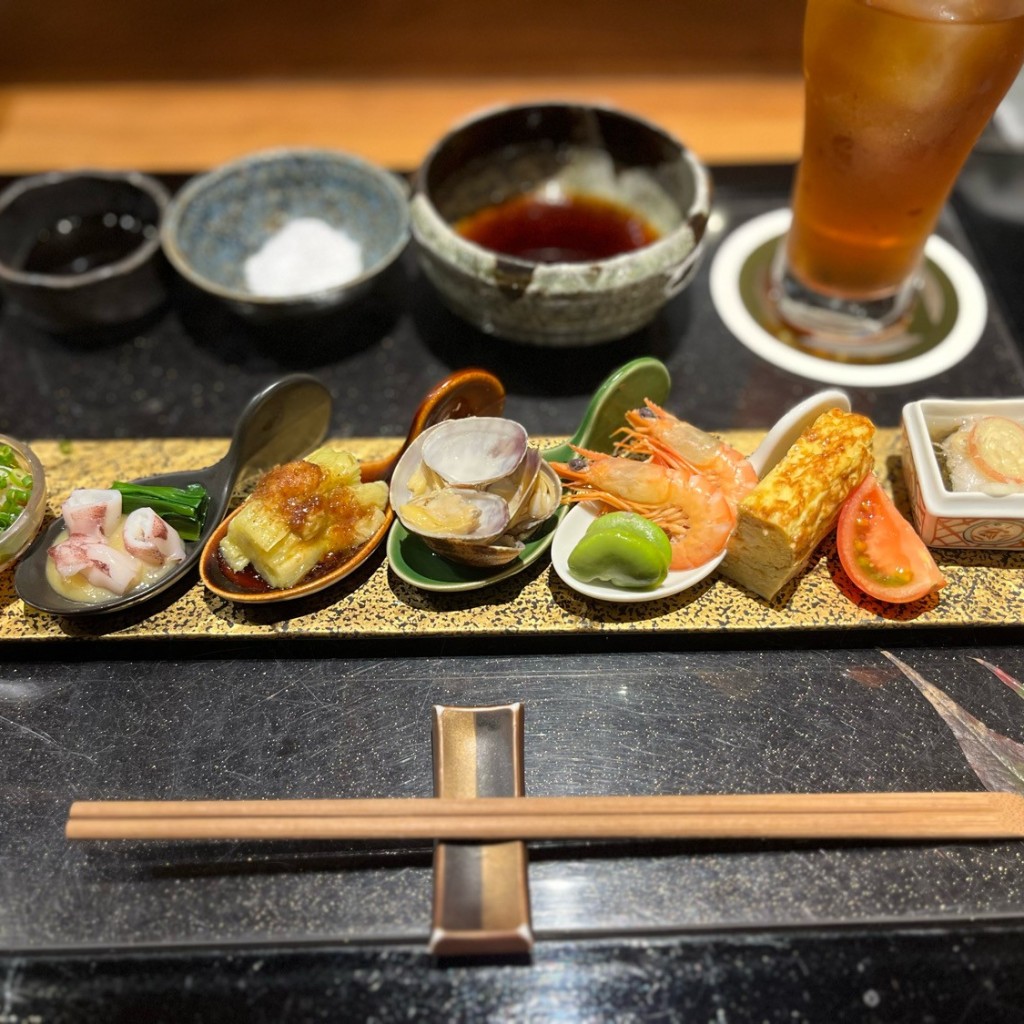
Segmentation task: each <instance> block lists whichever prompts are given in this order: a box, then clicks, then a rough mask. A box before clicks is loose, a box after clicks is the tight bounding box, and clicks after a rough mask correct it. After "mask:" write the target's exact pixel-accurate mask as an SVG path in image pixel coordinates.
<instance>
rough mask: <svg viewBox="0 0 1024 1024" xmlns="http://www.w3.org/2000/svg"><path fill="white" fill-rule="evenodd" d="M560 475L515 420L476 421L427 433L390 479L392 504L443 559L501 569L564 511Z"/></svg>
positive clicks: (476, 418) (439, 426)
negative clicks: (528, 541) (544, 525)
mask: <svg viewBox="0 0 1024 1024" xmlns="http://www.w3.org/2000/svg"><path fill="white" fill-rule="evenodd" d="M561 497H562V484H561V481H560V480H559V478H558V474H557V473H555V472H554V470H552V469H551V467H550V466H549V465H548V464H547V463H546V462H545V461H544V460H543V459H542V458H541V457H540V453H539V452H538V451H537V449H536V448H531V447H530V445H529V443H528V435H527V433H526V430H525V428H524V427H523V426H522V425H521V424H519V423H516V422H515V421H514V420H507V419H503V418H501V417H494V416H470V417H466V418H464V419H459V420H447V421H445V422H443V423H438V424H436V425H435V426H433V427H431V428H429V429H428V430H425V431H424V432H423V433H422V434H421V435H420V436H419V437H418V438H417V439H416V440H415V441H414V442H413V443H412V444H411V445H410V446H409V448H408V449H407V450H406V452H405V454H404V455H403V456H402V458H401V459H400V460H399V462H398V465H397V466H396V467H395V471H394V473H393V475H392V477H391V507H392V508H393V509H394V510H395V515H397V516H398V519H399V521H400V522H401V523H402V525H403V526H404V527H405V528H406V529H407V530H408V531H409V532H410V533H414V534H416V535H417V536H419V537H420V538H422V540H423V542H424V543H425V544H426V545H427V546H428V547H429V548H431V550H433V551H436V552H437V553H438V554H441V555H443V556H445V557H446V558H450V559H451V560H452V561H455V562H461V563H464V564H467V565H479V566H498V565H505V564H506V563H508V562H511V561H512V560H513V559H514V558H516V557H517V556H518V555H519V552H520V551H522V549H523V547H524V542H525V540H527V539H528V538H529V535H530V534H531V533H532V532H533V531H534V530H536V529H537V527H539V526H540V525H541V523H543V522H544V521H545V520H547V519H548V518H549V517H550V516H551V515H552V514H553V513H554V511H555V509H557V508H558V504H559V502H560V501H561Z"/></svg>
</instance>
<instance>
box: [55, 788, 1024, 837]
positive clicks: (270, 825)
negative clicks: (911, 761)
mask: <svg viewBox="0 0 1024 1024" xmlns="http://www.w3.org/2000/svg"><path fill="white" fill-rule="evenodd" d="M66 832H67V836H68V838H69V839H236V840H237V839H281V840H288V839H352V840H362V839H384V840H399V839H449V840H478V841H487V840H506V839H524V840H526V839H621V838H637V839H681V838H690V839H714V838H762V839H815V838H822V839H824V838H829V839H998V838H1017V837H1021V836H1024V797H1022V796H1020V795H1017V794H1014V793H989V792H984V793H946V792H939V793H927V792H925V793H758V794H735V795H726V796H590V797H484V798H476V799H468V800H451V799H439V798H422V799H419V798H412V799H409V798H395V799H382V800H238V801H231V800H228V801H221V800H194V801H189V800H184V801H92V802H82V801H79V802H76V803H74V804H72V806H71V810H70V812H69V816H68V822H67V830H66Z"/></svg>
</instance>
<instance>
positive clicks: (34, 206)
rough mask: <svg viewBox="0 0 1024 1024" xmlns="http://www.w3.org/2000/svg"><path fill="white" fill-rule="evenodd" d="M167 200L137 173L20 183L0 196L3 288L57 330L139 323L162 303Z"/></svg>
mask: <svg viewBox="0 0 1024 1024" xmlns="http://www.w3.org/2000/svg"><path fill="white" fill-rule="evenodd" d="M169 200H170V196H169V194H168V192H167V190H166V189H165V188H164V186H163V185H162V184H161V183H160V182H159V181H157V180H156V179H155V178H151V177H149V176H148V175H145V174H139V173H138V172H134V171H128V172H118V171H69V172H58V171H55V172H52V173H48V174H39V175H34V176H32V177H28V178H22V179H20V180H19V181H16V182H15V183H14V184H12V185H10V186H9V187H8V188H7V189H6V190H5V191H4V192H3V194H2V195H0V289H2V290H3V293H4V295H5V297H6V299H7V301H8V302H9V303H10V304H11V306H12V307H13V308H15V309H16V310H17V311H18V312H19V313H20V314H21V315H23V316H24V317H25V318H26V319H27V320H30V321H31V322H32V323H34V324H36V325H37V326H39V327H42V328H44V329H45V330H48V331H53V332H55V333H72V332H78V331H90V330H94V329H96V328H104V327H110V326H114V325H117V324H123V323H127V322H130V321H133V320H138V319H140V318H142V317H144V316H145V315H146V314H148V313H150V312H152V311H153V310H154V309H155V308H156V307H157V306H158V305H160V303H161V302H163V301H164V299H165V298H166V294H167V290H166V274H165V271H164V266H165V265H164V263H163V254H162V252H161V249H160V226H161V223H162V221H163V217H164V213H165V211H166V209H167V205H168V202H169Z"/></svg>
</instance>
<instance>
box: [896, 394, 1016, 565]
mask: <svg viewBox="0 0 1024 1024" xmlns="http://www.w3.org/2000/svg"><path fill="white" fill-rule="evenodd" d="M970 416H1005V417H1007V419H1012V420H1018V421H1020V422H1022V423H1024V398H990V399H984V398H983V399H940V398H926V399H923V400H921V401H919V402H910V403H908V404H907V405H905V406H904V407H903V420H902V435H903V475H904V477H905V479H906V482H907V491H908V494H909V499H910V507H911V511H912V513H913V517H914V526H915V527H916V529H917V532H918V533H919V534H920V535H921V538H922V539H923V540H924V542H925V543H926V544H927V545H928V546H929V547H932V548H974V549H999V550H1024V494H1007V495H1001V496H997V497H993V496H991V495H988V494H982V493H980V492H976V491H952V490H950V489H949V488H948V487H946V485H945V483H944V482H943V478H942V467H941V466H940V465H939V459H938V456H937V455H936V452H935V446H936V444H938V442H940V441H942V439H943V438H945V437H947V436H948V435H949V434H951V433H952V432H953V431H955V430H956V429H957V427H959V426H960V424H961V422H962V421H963V420H964V419H965V418H967V417H970Z"/></svg>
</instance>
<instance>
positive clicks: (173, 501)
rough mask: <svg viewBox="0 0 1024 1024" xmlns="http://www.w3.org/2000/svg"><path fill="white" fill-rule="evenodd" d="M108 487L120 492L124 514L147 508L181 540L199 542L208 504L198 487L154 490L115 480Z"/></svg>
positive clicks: (204, 489)
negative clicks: (164, 522) (170, 527)
mask: <svg viewBox="0 0 1024 1024" xmlns="http://www.w3.org/2000/svg"><path fill="white" fill-rule="evenodd" d="M111 486H112V487H113V489H114V490H115V491H120V492H121V509H122V511H124V512H125V513H128V512H134V511H135V510H136V509H138V508H151V509H152V510H153V511H154V512H155V513H156V514H157V515H158V516H160V517H161V518H162V519H165V520H166V521H167V522H168V523H169V524H170V525H171V526H173V527H174V529H175V530H177V531H178V534H179V535H180V537H181V539H182V540H198V539H199V535H200V533H202V529H203V520H204V519H205V518H206V506H207V505H208V504H209V500H210V499H209V495H208V494H207V493H206V488H205V487H203V485H202V484H189V485H188V486H187V487H157V486H154V485H152V484H130V483H124V482H123V481H120V480H115V481H114V483H113V484H112V485H111Z"/></svg>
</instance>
